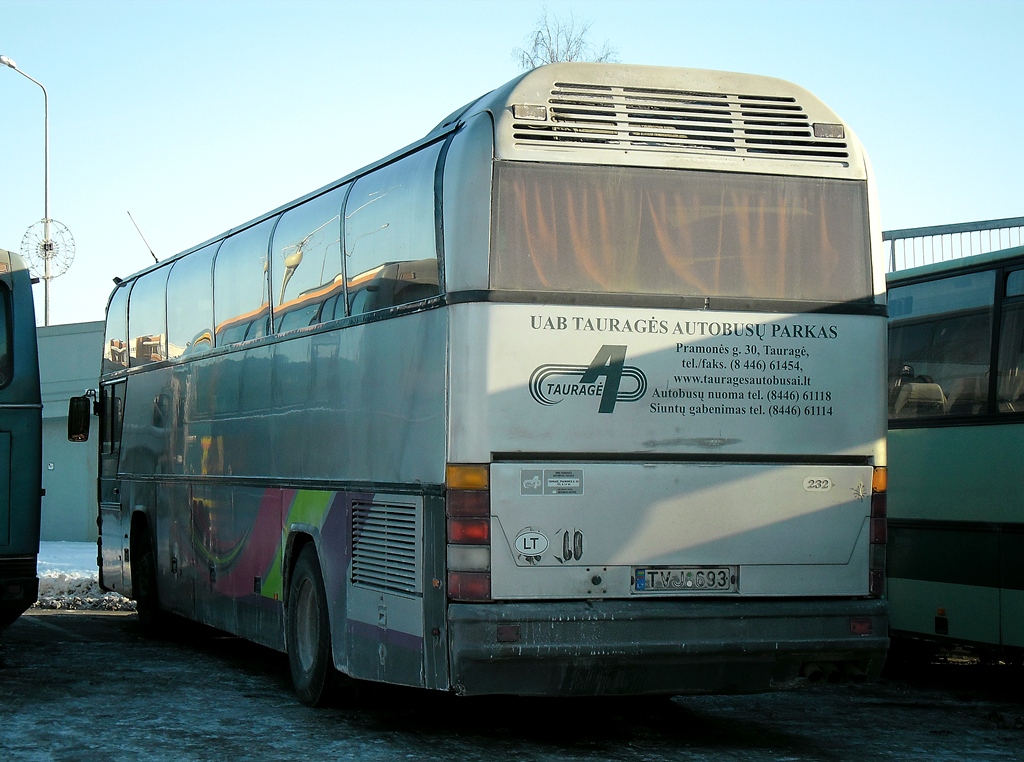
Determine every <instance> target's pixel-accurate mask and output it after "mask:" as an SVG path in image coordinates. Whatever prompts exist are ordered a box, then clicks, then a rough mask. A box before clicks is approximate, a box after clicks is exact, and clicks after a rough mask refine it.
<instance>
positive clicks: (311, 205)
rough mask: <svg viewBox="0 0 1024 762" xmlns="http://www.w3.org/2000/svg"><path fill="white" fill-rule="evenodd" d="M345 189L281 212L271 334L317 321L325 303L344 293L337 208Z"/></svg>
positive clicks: (276, 232)
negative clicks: (331, 297)
mask: <svg viewBox="0 0 1024 762" xmlns="http://www.w3.org/2000/svg"><path fill="white" fill-rule="evenodd" d="M346 190H347V186H344V187H341V188H336V189H335V190H333V191H330V192H329V193H325V194H324V195H322V196H318V197H317V198H314V199H311V200H309V201H307V202H306V203H304V204H302V205H301V206H297V207H295V208H294V209H292V210H290V211H288V212H285V214H284V216H282V217H281V222H280V223H279V224H278V226H277V228H276V229H275V230H274V243H273V246H272V252H273V263H272V267H271V272H272V273H273V278H274V280H273V297H274V330H275V331H287V330H290V329H292V328H299V327H301V326H305V325H310V324H311V323H314V322H316V318H317V315H318V314H319V313H320V305H321V304H322V303H323V302H324V300H325V299H327V298H329V297H330V296H332V295H335V294H336V293H337V292H338V291H342V290H343V289H344V279H343V276H342V269H341V204H342V202H343V201H344V200H345V191H346Z"/></svg>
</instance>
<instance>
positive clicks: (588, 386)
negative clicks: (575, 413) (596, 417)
mask: <svg viewBox="0 0 1024 762" xmlns="http://www.w3.org/2000/svg"><path fill="white" fill-rule="evenodd" d="M623 379H626V380H625V381H623ZM623 386H625V389H623ZM645 394H647V376H645V375H644V372H643V371H642V370H640V369H639V368H637V367H634V366H632V365H626V347H624V346H618V345H614V344H605V345H604V346H603V347H601V349H600V350H599V351H598V353H597V355H596V356H595V357H594V359H593V360H591V361H590V365H562V364H555V363H553V364H549V365H539V366H538V367H537V368H536V369H535V370H534V371H533V373H531V374H530V396H531V397H533V398H534V399H535V400H536V401H537V402H539V403H540V404H541V405H557V404H558V403H559V402H561V401H562V400H564V399H565V398H566V397H599V398H600V400H601V402H600V405H599V406H598V409H597V412H599V413H611V412H614V410H615V403H616V402H638V401H639V400H641V399H643V397H644V395H645Z"/></svg>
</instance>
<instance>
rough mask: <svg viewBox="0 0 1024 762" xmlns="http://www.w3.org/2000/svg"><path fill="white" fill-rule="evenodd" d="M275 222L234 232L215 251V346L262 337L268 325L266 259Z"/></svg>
mask: <svg viewBox="0 0 1024 762" xmlns="http://www.w3.org/2000/svg"><path fill="white" fill-rule="evenodd" d="M274 221H275V220H274V219H269V220H264V221H263V222H261V223H260V224H259V225H256V226H254V227H251V228H248V229H247V230H243V231H242V232H241V233H236V234H235V235H233V236H230V237H229V238H226V239H225V240H224V243H222V244H221V247H220V250H219V251H218V252H217V259H216V264H215V266H214V276H213V294H214V296H213V301H214V308H215V311H216V319H217V345H218V346H222V345H224V344H233V343H236V342H239V341H245V340H246V339H253V338H259V337H260V336H265V335H266V334H267V332H268V329H269V325H268V324H269V322H270V299H269V287H270V280H269V279H270V273H269V270H270V266H269V262H268V258H267V252H268V247H269V244H270V231H271V230H272V229H273V225H274Z"/></svg>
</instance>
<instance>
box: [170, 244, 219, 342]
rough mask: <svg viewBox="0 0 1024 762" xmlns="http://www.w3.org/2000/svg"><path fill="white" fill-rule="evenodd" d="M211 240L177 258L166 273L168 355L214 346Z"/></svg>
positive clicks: (213, 246)
mask: <svg viewBox="0 0 1024 762" xmlns="http://www.w3.org/2000/svg"><path fill="white" fill-rule="evenodd" d="M216 250H217V244H215V243H213V244H210V245H209V246H206V247H205V248H203V249H200V250H199V251H195V252H192V253H191V254H189V255H188V256H187V257H183V258H182V259H179V260H178V261H177V262H175V263H174V265H173V266H172V267H171V273H170V275H168V276H167V356H168V357H170V358H172V359H173V358H175V357H181V356H183V355H196V354H201V353H203V352H208V351H209V350H210V349H212V348H213V342H212V341H211V336H212V335H213V255H214V252H216Z"/></svg>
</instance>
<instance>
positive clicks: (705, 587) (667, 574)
mask: <svg viewBox="0 0 1024 762" xmlns="http://www.w3.org/2000/svg"><path fill="white" fill-rule="evenodd" d="M738 589H739V573H738V571H737V569H736V567H735V566H668V567H657V568H653V569H652V568H642V569H634V570H633V592H634V593H735V592H736V591H737V590H738Z"/></svg>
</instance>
